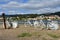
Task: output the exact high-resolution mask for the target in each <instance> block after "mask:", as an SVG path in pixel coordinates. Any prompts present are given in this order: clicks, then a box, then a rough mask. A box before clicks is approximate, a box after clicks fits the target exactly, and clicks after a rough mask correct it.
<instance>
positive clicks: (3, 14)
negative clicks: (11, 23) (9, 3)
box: [2, 13, 6, 29]
mask: <svg viewBox="0 0 60 40" xmlns="http://www.w3.org/2000/svg"><path fill="white" fill-rule="evenodd" d="M2 17H3V22H4V27H5V29H6V20H5V13H2Z"/></svg>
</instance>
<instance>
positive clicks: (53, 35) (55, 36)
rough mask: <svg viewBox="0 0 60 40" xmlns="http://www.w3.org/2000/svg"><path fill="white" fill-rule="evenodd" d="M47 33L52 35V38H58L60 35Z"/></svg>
mask: <svg viewBox="0 0 60 40" xmlns="http://www.w3.org/2000/svg"><path fill="white" fill-rule="evenodd" d="M48 35H49V36H50V37H53V38H59V37H60V35H56V34H51V33H48Z"/></svg>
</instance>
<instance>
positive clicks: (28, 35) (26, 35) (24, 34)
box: [18, 33, 32, 37]
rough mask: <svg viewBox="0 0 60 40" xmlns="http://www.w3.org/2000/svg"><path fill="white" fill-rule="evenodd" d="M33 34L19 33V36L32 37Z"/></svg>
mask: <svg viewBox="0 0 60 40" xmlns="http://www.w3.org/2000/svg"><path fill="white" fill-rule="evenodd" d="M31 36H32V34H30V33H22V34H20V35H18V37H31Z"/></svg>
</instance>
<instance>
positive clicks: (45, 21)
mask: <svg viewBox="0 0 60 40" xmlns="http://www.w3.org/2000/svg"><path fill="white" fill-rule="evenodd" d="M29 21H30V22H31V24H33V22H34V21H38V22H39V20H29ZM52 21H57V22H58V23H59V24H60V20H52ZM25 22H27V21H23V20H20V21H18V23H19V24H24V23H25ZM43 22H44V23H45V24H47V22H49V21H47V20H43ZM2 23H3V22H1V21H0V24H2Z"/></svg>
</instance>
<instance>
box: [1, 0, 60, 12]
mask: <svg viewBox="0 0 60 40" xmlns="http://www.w3.org/2000/svg"><path fill="white" fill-rule="evenodd" d="M0 7H1V8H2V9H9V8H14V9H15V8H17V9H27V10H32V12H33V13H45V12H55V11H60V0H30V1H29V2H27V3H19V2H16V1H10V2H9V3H8V4H4V5H0ZM27 13H28V12H27Z"/></svg>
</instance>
